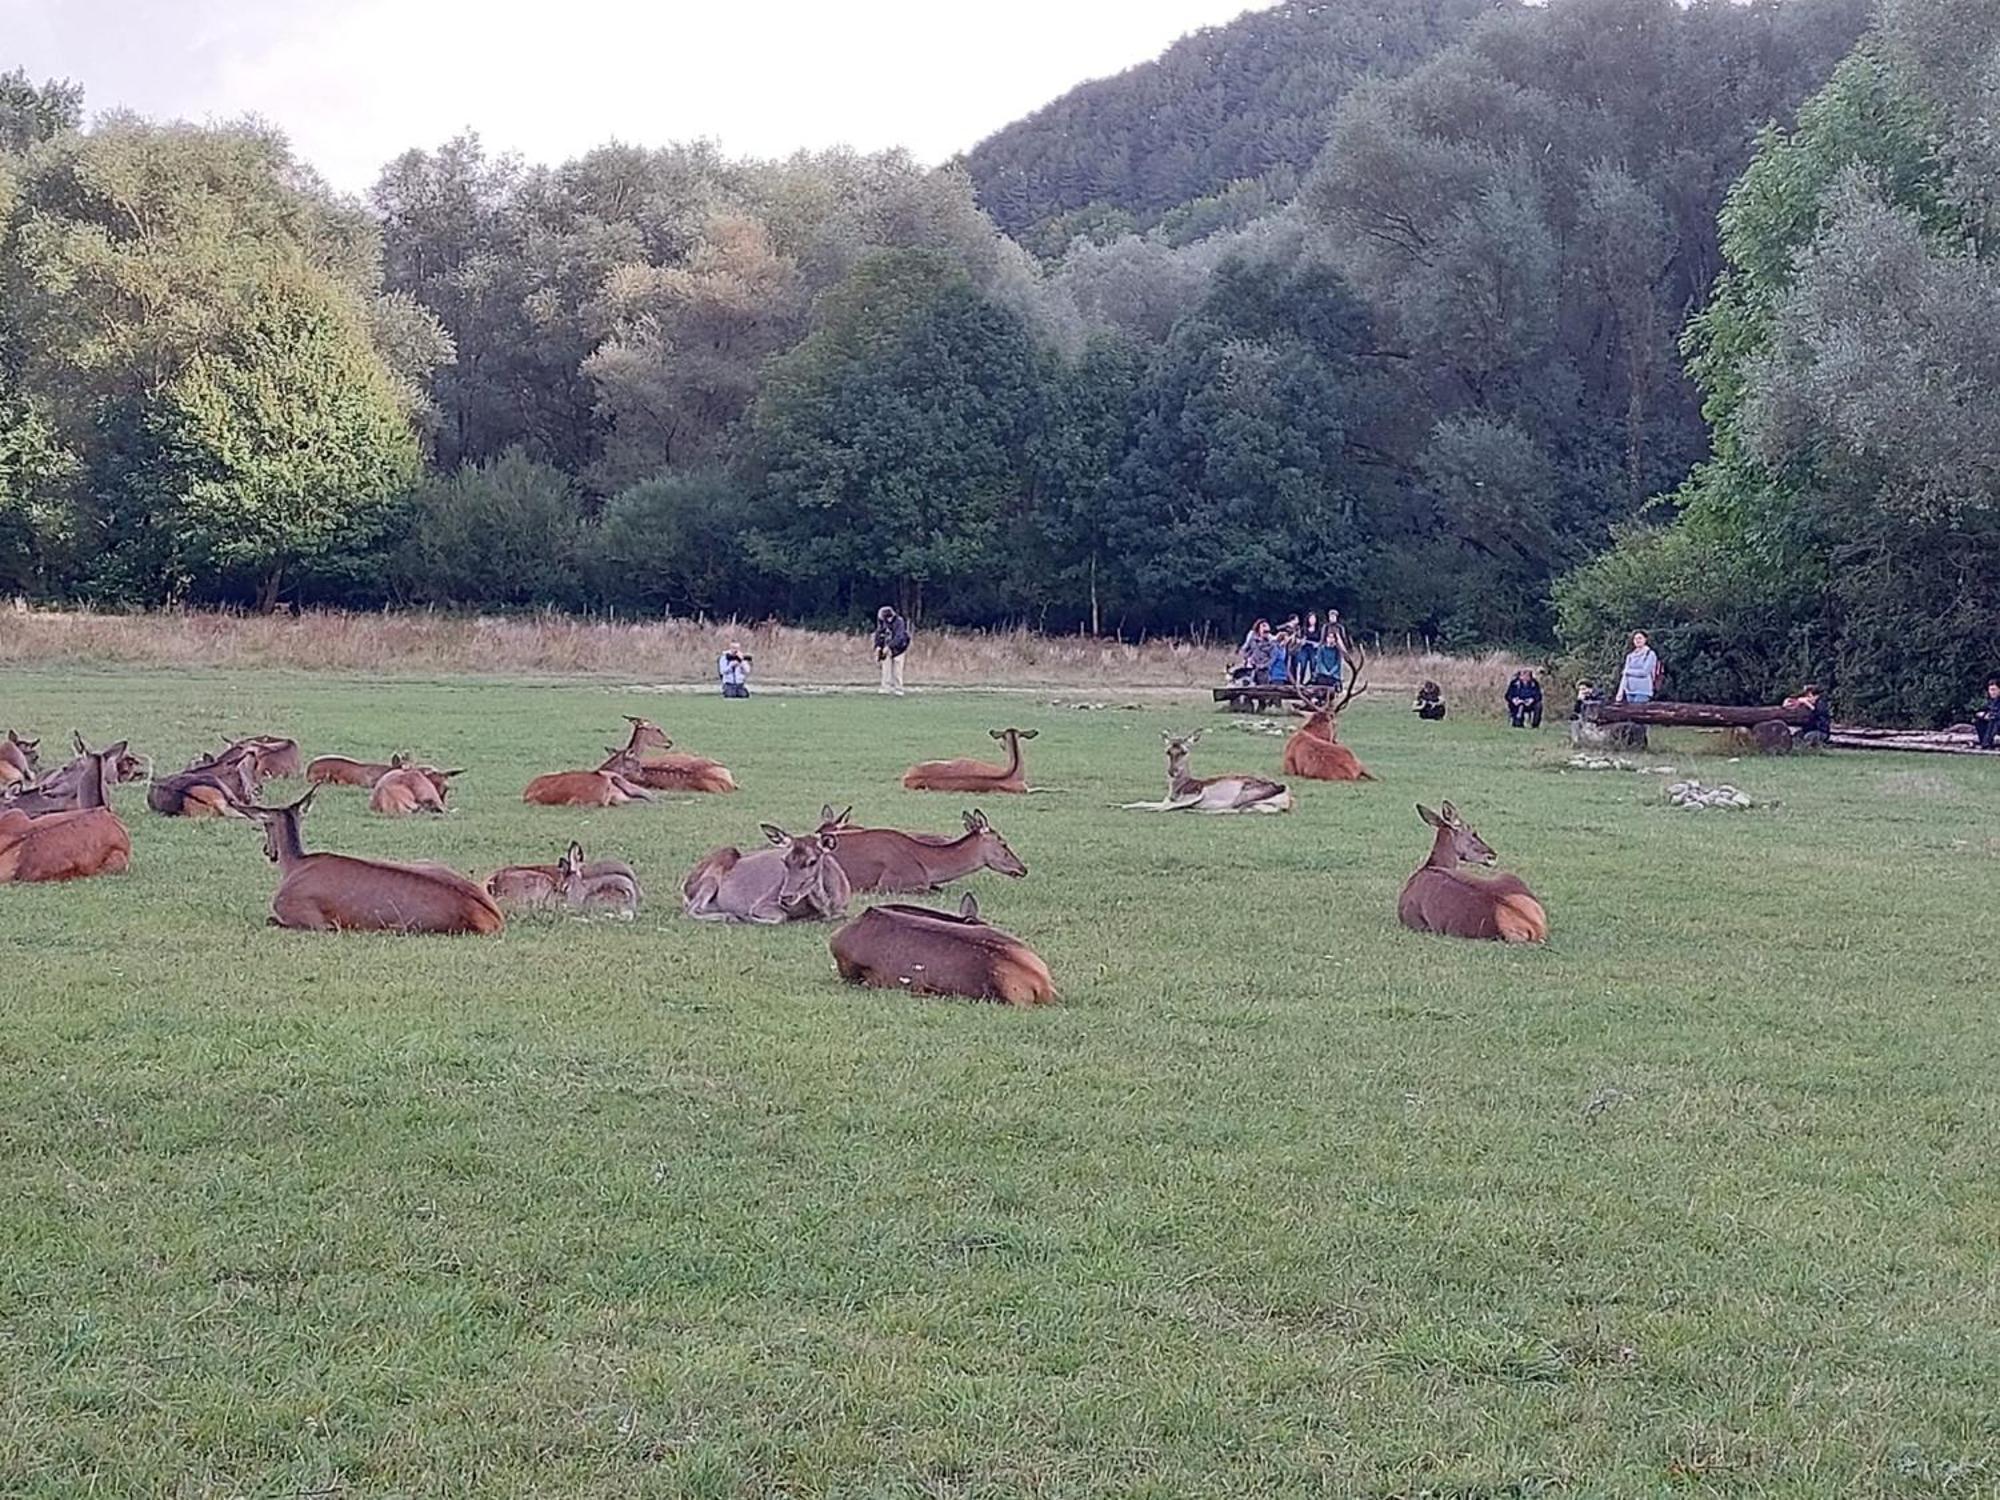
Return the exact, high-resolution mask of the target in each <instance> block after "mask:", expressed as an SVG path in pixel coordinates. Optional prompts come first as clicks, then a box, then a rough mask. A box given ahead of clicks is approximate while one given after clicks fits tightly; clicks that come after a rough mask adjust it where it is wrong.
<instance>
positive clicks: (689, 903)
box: [681, 823, 853, 924]
mask: <svg viewBox="0 0 2000 1500" xmlns="http://www.w3.org/2000/svg"><path fill="white" fill-rule="evenodd" d="M759 827H761V828H762V829H763V832H764V837H765V838H766V839H768V840H769V841H770V842H771V844H772V845H773V847H772V848H769V849H759V850H757V851H756V852H755V853H753V854H745V853H743V852H742V851H741V850H739V849H733V848H728V847H724V848H721V849H716V850H713V851H711V852H710V853H709V854H707V855H705V856H703V858H702V861H701V863H700V864H698V865H696V866H695V867H694V868H693V869H692V870H690V871H688V875H687V879H685V880H684V881H682V882H681V898H682V908H683V910H685V911H686V912H687V914H688V915H689V916H691V917H693V918H695V919H696V920H697V921H702V922H756V923H760V924H771V923H777V922H817V921H824V920H826V919H828V918H832V917H838V916H840V915H842V914H843V913H844V912H846V910H847V903H848V900H849V899H850V897H851V896H852V894H853V889H852V887H851V886H850V885H849V884H848V880H847V872H846V871H844V870H843V869H841V867H840V861H839V860H837V859H835V858H833V852H834V849H835V847H836V846H837V844H838V843H839V837H840V836H839V835H838V834H834V833H817V832H816V833H812V834H808V835H806V836H805V837H803V838H793V837H792V836H791V835H790V834H789V833H786V832H785V830H784V829H782V828H780V827H778V826H777V825H776V824H774V823H763V824H760V825H759Z"/></svg>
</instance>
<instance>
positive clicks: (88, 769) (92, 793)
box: [76, 755, 111, 809]
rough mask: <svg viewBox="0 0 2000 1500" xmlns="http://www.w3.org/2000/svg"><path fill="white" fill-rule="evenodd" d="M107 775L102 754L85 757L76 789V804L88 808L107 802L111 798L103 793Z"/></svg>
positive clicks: (103, 804)
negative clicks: (81, 777) (81, 775)
mask: <svg viewBox="0 0 2000 1500" xmlns="http://www.w3.org/2000/svg"><path fill="white" fill-rule="evenodd" d="M109 775H110V772H109V771H108V770H107V769H106V767H105V764H104V757H103V756H101V755H92V756H88V757H86V758H85V760H84V763H83V780H82V782H81V783H80V784H79V785H78V787H77V789H76V805H77V806H78V807H79V808H83V809H88V808H92V807H103V806H105V805H106V804H108V803H109V802H110V800H111V799H110V798H109V797H107V796H106V795H105V790H104V782H105V778H106V777H108V776H109Z"/></svg>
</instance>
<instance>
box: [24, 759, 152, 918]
mask: <svg viewBox="0 0 2000 1500" xmlns="http://www.w3.org/2000/svg"><path fill="white" fill-rule="evenodd" d="M124 753H125V744H124V741H122V740H121V741H120V742H119V743H117V744H115V745H113V746H111V747H110V748H108V749H106V750H103V751H94V750H85V751H84V752H83V756H82V759H83V760H84V762H85V766H84V770H83V773H82V781H81V788H80V801H81V805H80V806H79V807H77V809H76V810H75V811H73V812H53V813H49V814H47V815H46V816H44V817H40V818H30V817H29V816H28V815H27V814H26V813H24V812H21V811H19V810H18V809H14V808H9V809H8V810H7V811H5V812H0V884H7V883H10V882H11V883H14V884H21V885H26V884H31V883H39V882H44V881H56V880H84V879H88V878H89V877H91V876H93V875H122V874H123V873H124V872H125V871H126V870H127V869H129V868H130V867H131V864H132V836H131V835H130V834H129V833H127V832H126V831H125V825H124V824H123V823H122V822H120V821H119V819H118V814H117V813H115V812H113V811H112V810H111V787H112V784H113V782H114V781H115V779H116V774H115V770H114V768H115V767H116V765H117V762H118V758H119V757H120V756H122V755H123V754H124Z"/></svg>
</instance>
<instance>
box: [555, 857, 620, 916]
mask: <svg viewBox="0 0 2000 1500" xmlns="http://www.w3.org/2000/svg"><path fill="white" fill-rule="evenodd" d="M557 869H558V871H559V875H558V879H557V885H556V894H557V895H559V896H560V897H561V898H562V899H563V901H564V902H565V903H567V904H568V906H569V908H570V909H571V910H572V911H581V910H583V909H584V908H585V907H586V906H608V907H610V908H612V910H614V911H616V912H617V913H618V915H619V916H621V917H623V918H625V919H626V920H627V921H630V920H631V919H632V918H633V917H635V916H637V915H638V914H639V877H638V876H636V875H634V874H633V873H632V867H631V866H630V865H628V864H625V863H624V862H623V861H621V860H615V859H597V860H592V861H590V862H589V863H588V864H586V863H585V862H584V858H583V845H581V844H578V843H574V842H572V843H571V844H570V846H569V848H568V849H567V850H566V851H565V852H564V854H563V857H562V863H561V864H560V865H559V866H558V867H557Z"/></svg>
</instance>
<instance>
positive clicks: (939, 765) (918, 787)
mask: <svg viewBox="0 0 2000 1500" xmlns="http://www.w3.org/2000/svg"><path fill="white" fill-rule="evenodd" d="M986 732H987V733H988V734H989V735H991V736H992V737H993V738H994V739H996V740H999V741H1000V742H1001V743H1002V744H1003V745H1005V746H1006V747H1007V764H1006V765H1004V766H996V765H991V764H989V763H987V762H986V761H983V760H927V761H924V762H923V763H922V764H920V765H914V766H911V767H910V769H909V770H907V771H905V772H904V773H903V785H904V786H906V787H908V788H909V789H910V790H911V791H913V792H1026V791H1027V790H1028V777H1027V771H1026V769H1025V768H1024V767H1023V766H1022V764H1021V741H1023V740H1031V739H1033V738H1034V737H1035V736H1036V735H1038V734H1040V733H1041V731H1040V730H1039V729H989V730H987V731H986Z"/></svg>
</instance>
